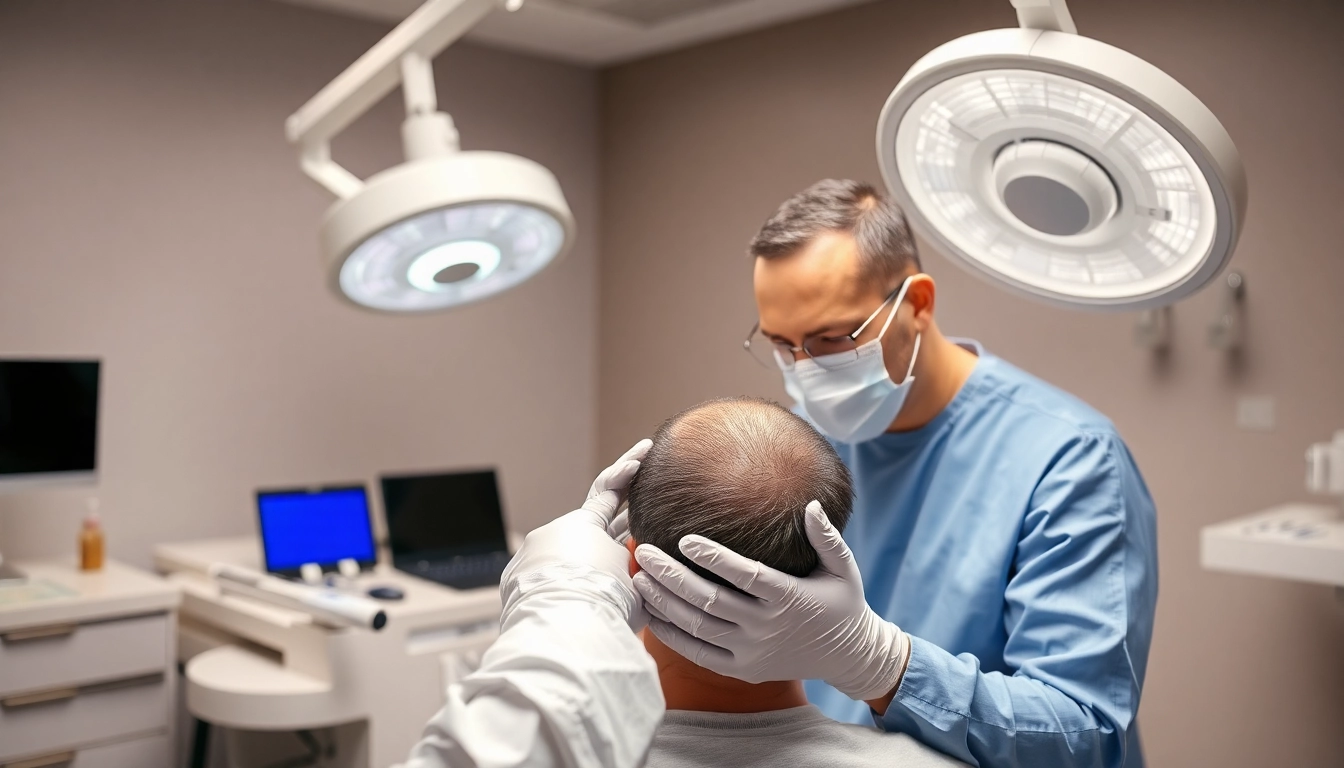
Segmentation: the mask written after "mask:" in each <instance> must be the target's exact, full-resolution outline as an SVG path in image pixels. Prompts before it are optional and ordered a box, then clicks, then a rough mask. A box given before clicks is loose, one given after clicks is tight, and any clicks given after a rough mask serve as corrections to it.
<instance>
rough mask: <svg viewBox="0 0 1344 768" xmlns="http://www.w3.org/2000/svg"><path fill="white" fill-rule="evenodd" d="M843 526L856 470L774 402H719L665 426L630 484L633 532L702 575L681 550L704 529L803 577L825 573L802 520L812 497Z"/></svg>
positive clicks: (683, 414)
mask: <svg viewBox="0 0 1344 768" xmlns="http://www.w3.org/2000/svg"><path fill="white" fill-rule="evenodd" d="M814 499H815V500H817V501H820V502H821V507H822V509H823V510H825V512H826V515H827V516H828V517H829V518H830V520H831V524H832V525H834V526H835V527H836V528H837V529H840V530H843V529H844V527H845V523H847V522H848V521H849V516H850V513H851V512H852V511H853V505H854V485H853V481H852V480H851V479H850V475H849V470H848V469H847V468H846V467H845V465H844V464H843V463H842V462H841V461H840V457H839V456H838V455H837V454H836V452H835V448H834V447H832V446H831V444H830V443H829V442H828V441H827V440H826V438H824V437H822V436H821V434H820V433H818V432H817V430H815V429H814V428H813V427H812V425H811V424H808V423H807V422H806V421H804V420H803V419H801V418H799V417H798V416H795V415H794V414H792V413H790V412H789V411H788V410H787V409H786V408H784V407H782V406H780V405H779V404H777V403H773V402H771V401H769V400H762V399H760V398H750V397H734V398H725V399H720V400H710V401H709V402H707V403H701V404H700V405H697V406H695V407H694V408H690V409H687V410H685V411H682V412H681V413H679V414H677V415H676V416H673V417H672V418H670V419H668V420H667V421H665V422H663V424H662V426H660V427H658V430H657V431H656V432H655V433H654V435H653V447H652V448H651V449H650V450H649V454H648V456H646V457H645V458H644V460H643V462H642V463H641V466H640V469H639V471H638V472H636V473H635V477H634V479H633V480H632V481H631V483H630V495H629V500H630V535H631V536H632V537H633V538H634V539H635V541H638V542H639V543H641V544H652V545H654V546H656V547H658V548H659V549H661V550H663V551H664V552H666V553H667V554H669V555H671V556H672V557H675V558H677V559H678V560H680V561H681V562H683V563H685V564H687V565H690V566H691V567H692V568H693V569H694V570H695V571H696V572H697V573H699V574H700V575H702V576H705V577H706V578H709V579H712V580H714V581H716V582H718V583H720V584H723V583H724V582H723V581H722V580H721V579H719V578H718V577H717V576H714V575H713V574H711V573H709V572H708V571H705V570H704V569H701V568H699V567H697V566H694V565H692V564H691V563H690V561H689V560H688V559H687V558H686V556H685V555H683V554H682V553H681V549H680V548H679V546H678V543H679V542H680V541H681V537H683V536H685V535H687V534H691V533H695V534H699V535H701V536H704V537H706V538H709V539H712V540H713V541H716V542H718V543H720V544H722V545H724V546H726V547H728V548H729V549H731V550H733V551H734V552H737V553H738V554H741V555H743V556H745V557H749V558H751V559H753V560H758V561H760V562H762V563H764V564H766V565H768V566H770V567H771V568H775V569H778V570H781V571H784V572H785V573H790V574H793V575H794V576H806V575H807V574H809V573H811V572H812V570H813V569H814V568H816V567H817V553H816V550H814V549H813V548H812V544H811V543H810V542H809V541H808V538H807V532H806V529H805V528H804V527H803V519H804V517H803V516H804V514H805V510H806V508H807V504H808V503H809V502H811V501H812V500H814Z"/></svg>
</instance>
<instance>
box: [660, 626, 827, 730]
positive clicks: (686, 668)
mask: <svg viewBox="0 0 1344 768" xmlns="http://www.w3.org/2000/svg"><path fill="white" fill-rule="evenodd" d="M644 647H645V648H647V649H648V651H649V655H650V656H652V657H653V660H654V661H655V662H656V663H657V664H658V680H659V682H660V683H662V686H663V698H664V699H666V700H667V708H668V709H682V710H690V711H692V712H772V711H774V710H777V709H789V708H790V707H801V706H803V705H805V704H807V698H806V697H805V696H804V695H803V684H802V683H801V682H799V681H798V680H780V681H776V682H770V683H756V684H753V683H744V682H742V681H741V680H738V679H736V678H732V677H724V676H723V675H720V674H716V673H714V672H710V671H709V670H708V669H705V668H704V667H699V666H696V665H695V664H692V663H691V662H689V661H687V660H686V659H685V658H684V657H683V656H681V654H679V653H677V652H676V651H674V650H672V649H671V648H668V647H667V646H666V645H663V644H662V642H660V641H659V640H658V638H656V637H654V636H653V633H652V632H650V631H648V630H644Z"/></svg>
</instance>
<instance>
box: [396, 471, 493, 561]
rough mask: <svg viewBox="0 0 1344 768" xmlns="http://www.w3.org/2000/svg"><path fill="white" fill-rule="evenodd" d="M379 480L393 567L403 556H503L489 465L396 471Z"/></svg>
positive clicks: (415, 558) (438, 558)
mask: <svg viewBox="0 0 1344 768" xmlns="http://www.w3.org/2000/svg"><path fill="white" fill-rule="evenodd" d="M380 482H381V484H382V491H383V510H384V512H385V513H386V515H387V533H388V544H389V548H390V549H391V550H392V560H393V563H394V564H397V565H398V567H402V565H404V564H405V563H406V562H408V561H444V560H451V559H453V558H462V557H473V556H478V555H495V554H499V553H503V554H505V555H507V553H508V540H507V538H506V536H505V533H504V512H503V509H502V508H501V506H500V502H499V484H498V483H497V481H496V479H495V472H494V470H479V471H467V472H444V473H435V474H420V475H400V476H392V477H383V478H380ZM506 559H507V558H506Z"/></svg>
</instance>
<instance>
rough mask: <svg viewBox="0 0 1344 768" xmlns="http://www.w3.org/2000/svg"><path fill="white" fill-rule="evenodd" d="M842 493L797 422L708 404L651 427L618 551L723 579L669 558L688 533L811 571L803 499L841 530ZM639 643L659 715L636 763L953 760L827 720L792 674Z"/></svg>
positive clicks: (743, 404) (848, 504)
mask: <svg viewBox="0 0 1344 768" xmlns="http://www.w3.org/2000/svg"><path fill="white" fill-rule="evenodd" d="M853 495H854V491H853V486H852V484H851V481H850V477H849V471H848V470H847V469H846V468H845V465H844V464H842V463H841V462H840V457H839V456H837V455H836V453H835V449H833V448H832V447H831V444H830V443H828V442H827V441H826V439H825V438H824V437H822V436H821V435H820V434H818V433H817V431H816V430H814V429H813V428H812V427H811V425H809V424H808V423H807V422H806V421H803V420H802V419H800V418H798V417H797V416H795V415H793V414H792V413H790V412H789V411H788V410H786V409H784V408H783V407H781V406H779V405H777V404H775V403H772V402H770V401H767V400H759V399H754V398H730V399H723V400H711V401H709V402H707V403H703V404H701V405H698V406H696V407H694V408H691V409H689V410H686V411H683V412H681V413H679V414H677V415H676V416H673V417H672V418H671V419H668V420H667V421H666V422H664V423H663V425H662V426H660V427H659V428H658V431H657V432H655V433H654V436H653V448H652V450H650V451H649V455H648V457H647V458H645V459H644V462H643V464H642V466H641V467H640V470H639V472H638V473H637V474H636V475H635V478H634V481H633V482H632V483H631V485H630V495H629V501H630V536H631V541H630V542H629V547H630V549H631V552H633V551H634V548H635V547H636V546H637V545H638V544H641V543H647V544H653V545H656V546H658V547H659V548H661V549H662V550H663V551H664V552H667V553H669V554H672V555H674V556H675V557H677V558H678V559H680V560H681V561H682V562H684V563H686V564H687V565H691V567H692V568H694V569H695V570H696V572H698V573H700V574H701V575H703V576H706V577H707V578H711V579H714V580H715V581H717V582H718V583H720V584H723V583H724V582H723V581H722V580H720V579H718V578H717V577H715V576H714V575H713V574H711V573H709V572H707V571H705V570H704V569H701V568H698V567H696V566H694V565H692V564H691V563H690V562H689V560H687V559H686V558H685V557H684V556H683V555H682V554H681V551H680V549H679V548H678V546H677V543H678V542H679V541H680V540H681V537H682V536H685V535H687V534H691V533H694V534H699V535H701V536H705V537H707V538H710V539H713V540H714V541H717V542H718V543H720V544H723V545H724V546H727V547H729V548H731V549H733V550H735V551H736V552H738V553H740V554H742V555H745V556H747V557H750V558H753V559H756V560H759V561H761V562H763V563H765V564H766V565H769V566H772V567H774V568H777V569H779V570H781V571H785V572H787V573H790V574H793V575H795V576H806V575H807V574H808V573H810V572H811V571H812V569H814V568H816V567H817V553H816V551H815V550H813V548H812V545H811V543H810V542H809V541H808V539H807V534H806V532H805V531H804V528H803V514H804V509H805V508H806V506H807V504H808V502H810V501H812V500H814V499H815V500H818V501H820V502H821V504H822V508H823V509H824V510H825V511H826V514H827V515H828V516H829V517H830V520H831V523H832V524H833V525H835V527H836V528H838V529H842V530H843V528H844V525H845V523H846V522H847V521H848V520H849V515H850V512H851V509H852V504H853ZM631 562H632V566H631V567H632V569H637V568H638V566H637V565H634V561H633V559H632V561H631ZM725 586H726V588H729V589H731V588H732V587H727V585H725ZM644 647H645V648H647V649H648V651H649V654H650V655H652V656H653V659H654V661H655V662H657V664H658V675H659V679H660V681H661V683H662V688H663V696H664V698H666V700H667V710H668V711H667V715H666V717H665V718H664V719H663V724H662V727H661V728H660V729H659V731H658V733H657V735H656V736H655V738H654V742H653V747H652V750H651V751H650V753H649V760H648V764H647V765H648V766H649V768H692V767H697V766H732V768H750V767H751V766H790V767H793V766H797V767H798V768H807V767H808V766H827V767H828V768H829V767H831V766H840V767H843V766H854V767H855V768H866V767H867V766H884V767H888V766H950V765H958V766H959V765H962V763H959V762H957V761H955V760H953V759H951V758H949V757H946V756H944V755H943V754H941V753H939V752H936V751H934V750H932V749H930V748H928V747H925V746H924V745H922V744H920V743H919V742H917V741H915V740H914V739H912V738H910V737H909V736H905V735H902V734H889V733H883V732H882V731H878V730H876V729H873V728H865V727H862V726H858V725H851V724H847V723H839V722H836V721H834V720H831V719H829V718H827V717H826V716H825V715H823V714H822V713H821V710H819V709H817V708H816V707H814V706H812V705H810V704H808V703H807V699H806V698H805V697H804V696H803V685H802V682H801V681H799V680H786V681H778V682H768V683H760V684H751V683H745V682H742V681H741V680H737V679H734V678H730V677H723V676H721V675H718V674H716V673H714V672H711V671H709V670H707V669H704V668H703V667H699V666H696V665H695V664H692V663H691V662H690V661H688V660H687V659H685V658H683V657H682V656H680V655H679V654H677V653H676V652H675V651H673V650H671V649H669V648H668V647H667V646H665V645H663V644H662V643H661V642H659V641H658V639H657V638H656V637H654V636H653V633H651V632H648V631H645V632H644Z"/></svg>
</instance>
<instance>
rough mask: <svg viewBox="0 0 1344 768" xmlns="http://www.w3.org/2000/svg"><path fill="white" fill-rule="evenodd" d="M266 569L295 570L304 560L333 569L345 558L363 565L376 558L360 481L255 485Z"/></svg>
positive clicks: (364, 494) (365, 501)
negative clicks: (283, 487)
mask: <svg viewBox="0 0 1344 768" xmlns="http://www.w3.org/2000/svg"><path fill="white" fill-rule="evenodd" d="M257 513H258V515H259V519H260V523H261V547H262V553H263V554H264V555H265V557H266V570H267V571H269V572H271V573H297V572H298V569H299V567H300V566H302V565H303V564H304V563H317V564H318V565H320V566H322V568H323V569H324V570H330V569H332V568H334V567H335V566H336V564H337V563H339V562H340V561H342V560H345V559H347V558H349V559H351V560H355V561H358V562H359V564H360V565H361V566H371V565H373V564H374V562H376V561H377V559H378V554H377V549H376V548H375V546H374V542H373V529H372V528H371V527H370V525H369V502H368V496H367V494H366V493H365V491H364V488H363V487H362V486H356V487H350V488H317V489H312V490H291V491H257Z"/></svg>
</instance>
